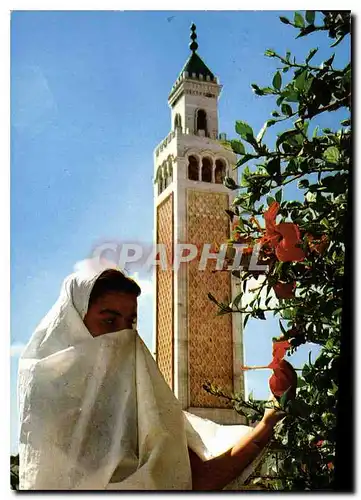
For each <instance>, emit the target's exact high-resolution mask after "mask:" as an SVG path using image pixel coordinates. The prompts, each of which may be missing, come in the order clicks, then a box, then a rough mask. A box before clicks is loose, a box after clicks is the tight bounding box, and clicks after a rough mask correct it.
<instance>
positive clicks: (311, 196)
mask: <svg viewBox="0 0 361 500" xmlns="http://www.w3.org/2000/svg"><path fill="white" fill-rule="evenodd" d="M305 198H306V200H307V201H308V202H309V203H313V202H315V201H316V199H317V194H316V193H311V191H308V193H306V196H305Z"/></svg>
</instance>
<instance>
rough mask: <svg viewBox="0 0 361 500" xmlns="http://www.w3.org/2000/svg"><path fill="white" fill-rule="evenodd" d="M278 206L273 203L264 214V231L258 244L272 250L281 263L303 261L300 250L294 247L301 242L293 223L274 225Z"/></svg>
mask: <svg viewBox="0 0 361 500" xmlns="http://www.w3.org/2000/svg"><path fill="white" fill-rule="evenodd" d="M279 206H280V205H279V203H277V201H274V202H273V203H272V204H271V205H270V207H269V208H268V210H266V212H265V213H264V219H265V225H266V229H265V234H264V236H263V237H262V238H261V239H260V241H259V242H260V243H261V244H262V245H265V244H266V245H269V246H270V247H272V248H274V250H275V254H276V257H277V258H278V260H280V261H282V262H294V261H301V260H304V258H305V254H304V252H303V250H302V248H300V247H298V246H296V245H298V244H300V242H301V240H300V230H299V229H298V226H297V225H296V224H293V222H282V223H280V224H276V217H277V213H278V210H279Z"/></svg>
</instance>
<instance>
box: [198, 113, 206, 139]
mask: <svg viewBox="0 0 361 500" xmlns="http://www.w3.org/2000/svg"><path fill="white" fill-rule="evenodd" d="M200 131H203V133H202V132H201V133H200ZM196 132H197V135H203V134H204V135H205V137H208V130H207V113H206V112H205V111H204V109H198V110H197V111H196Z"/></svg>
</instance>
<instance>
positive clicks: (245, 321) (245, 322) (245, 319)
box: [243, 314, 250, 328]
mask: <svg viewBox="0 0 361 500" xmlns="http://www.w3.org/2000/svg"><path fill="white" fill-rule="evenodd" d="M249 316H250V315H249V314H246V316H245V318H244V320H243V328H246V325H247V322H248V320H249Z"/></svg>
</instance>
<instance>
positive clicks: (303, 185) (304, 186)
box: [298, 179, 310, 189]
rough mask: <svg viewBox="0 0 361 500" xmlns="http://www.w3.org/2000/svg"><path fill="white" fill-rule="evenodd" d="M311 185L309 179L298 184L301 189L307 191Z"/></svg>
mask: <svg viewBox="0 0 361 500" xmlns="http://www.w3.org/2000/svg"><path fill="white" fill-rule="evenodd" d="M309 185H310V182H309V181H308V180H307V179H302V180H301V181H299V183H298V187H299V188H300V189H307V188H308V186H309Z"/></svg>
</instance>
